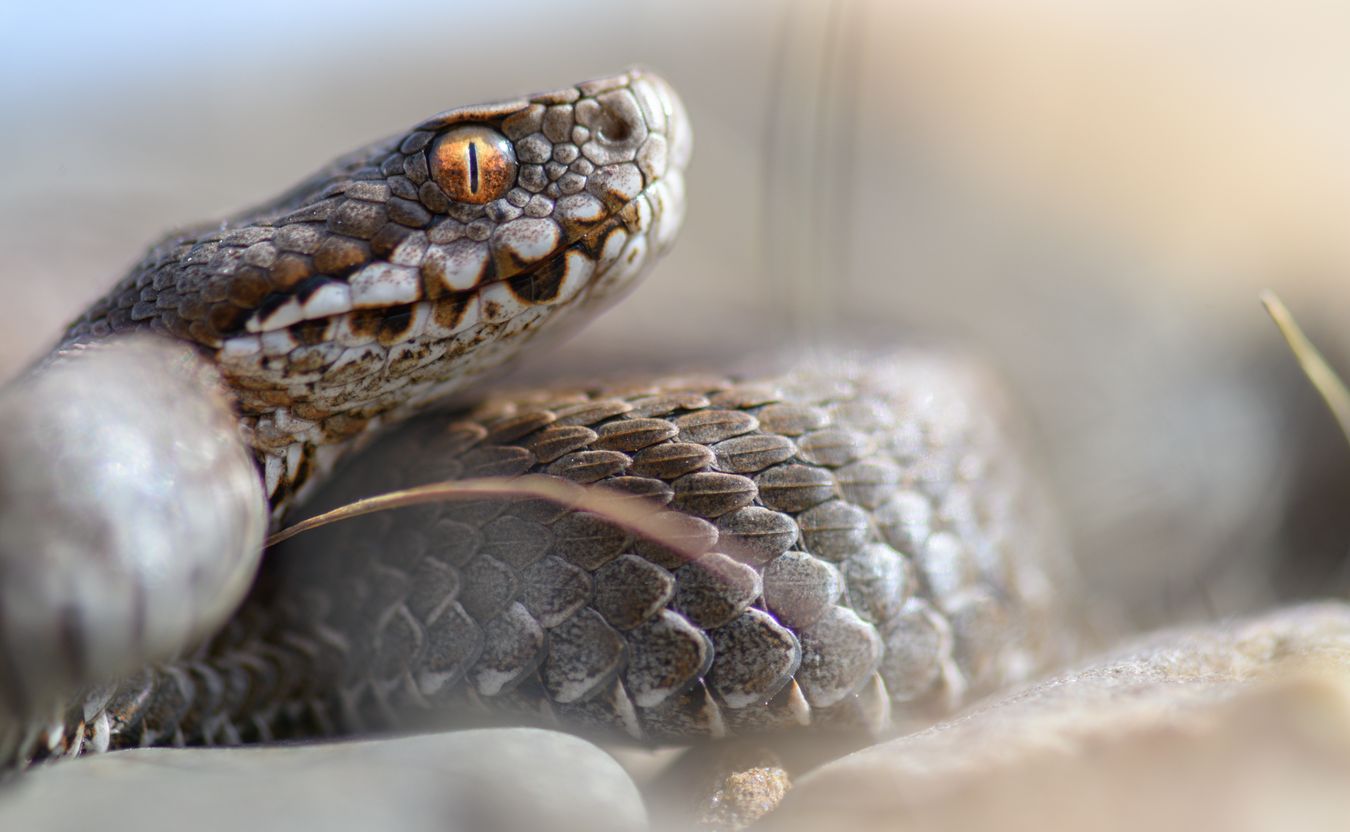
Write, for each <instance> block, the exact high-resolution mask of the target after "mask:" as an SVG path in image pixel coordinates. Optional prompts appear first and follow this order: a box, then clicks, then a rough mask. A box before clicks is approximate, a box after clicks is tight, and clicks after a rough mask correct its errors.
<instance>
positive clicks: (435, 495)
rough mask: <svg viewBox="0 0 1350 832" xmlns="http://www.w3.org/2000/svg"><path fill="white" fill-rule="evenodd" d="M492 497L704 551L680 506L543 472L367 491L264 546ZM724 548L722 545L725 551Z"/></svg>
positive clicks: (680, 550)
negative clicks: (584, 515)
mask: <svg viewBox="0 0 1350 832" xmlns="http://www.w3.org/2000/svg"><path fill="white" fill-rule="evenodd" d="M493 497H500V498H534V499H540V500H548V501H550V502H554V503H557V504H559V505H563V506H566V507H568V508H570V509H573V510H575V511H586V512H590V513H592V514H595V515H597V516H599V517H601V518H603V519H604V520H606V521H608V522H610V523H612V524H614V525H615V526H619V527H621V528H623V529H624V530H626V531H628V532H629V533H631V534H634V535H637V536H639V537H642V538H645V539H647V540H650V541H652V542H655V543H659V544H661V545H662V546H664V547H665V548H667V549H670V550H672V551H674V552H675V553H677V554H678V555H679V556H680V557H681V558H683V559H684V560H686V561H692V560H695V559H697V558H698V557H699V556H701V555H702V554H703V553H704V551H706V550H705V549H701V548H696V547H694V546H690V545H689V544H687V543H685V542H684V541H685V540H686V539H688V533H689V530H688V527H687V526H686V525H685V523H686V522H687V519H686V516H685V515H683V514H681V513H679V512H676V511H671V510H669V509H666V508H665V507H663V506H661V505H660V504H658V503H654V502H651V501H650V500H645V499H642V498H638V497H635V496H634V495H632V494H629V493H627V492H623V491H617V490H615V489H611V488H604V487H603V486H585V485H580V484H578V483H574V482H570V481H568V480H562V479H558V478H556V477H549V476H544V475H542V474H527V475H525V476H521V477H480V478H477V479H463V480H455V481H449V482H437V483H430V484H428V485H419V486H416V487H414V488H405V489H401V490H399V491H391V492H389V493H387V494H380V495H377V496H375V497H367V498H365V499H363V500H356V501H354V502H351V503H347V504H346V505H343V506H339V507H338V508H335V509H333V510H331V511H326V512H324V513H322V514H318V515H315V516H314V517H310V518H308V519H306V520H302V521H301V522H299V523H296V524H295V525H293V526H289V527H287V528H285V529H282V530H281V531H279V532H277V533H276V534H274V535H272V536H271V537H269V538H268V539H267V546H268V547H269V548H270V547H272V546H275V545H277V544H278V543H281V542H282V541H285V540H289V539H291V538H292V537H295V536H296V535H298V534H301V533H303V532H307V531H310V530H311V529H317V528H319V527H321V526H327V525H329V524H330V523H336V522H339V521H341V520H349V519H352V518H355V517H360V516H362V515H365V514H373V513H374V512H377V511H388V510H390V509H395V508H403V507H406V506H415V505H422V504H425V503H437V502H446V501H450V500H481V499H484V498H493ZM725 548H726V547H725V546H724V547H723V550H724V551H725Z"/></svg>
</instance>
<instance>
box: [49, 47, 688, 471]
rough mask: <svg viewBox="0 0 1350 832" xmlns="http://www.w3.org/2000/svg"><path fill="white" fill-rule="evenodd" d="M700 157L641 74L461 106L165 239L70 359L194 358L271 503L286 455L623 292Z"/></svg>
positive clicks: (684, 127) (467, 372)
mask: <svg viewBox="0 0 1350 832" xmlns="http://www.w3.org/2000/svg"><path fill="white" fill-rule="evenodd" d="M691 141H692V136H691V131H690V128H689V123H688V118H687V116H686V115H685V112H684V108H683V106H682V105H681V104H680V101H679V99H678V98H677V97H676V95H675V93H674V92H673V91H672V89H671V88H670V86H669V85H668V84H667V83H666V82H665V81H663V80H662V79H660V78H658V77H657V76H655V75H653V74H651V73H649V72H645V71H642V70H630V71H628V72H625V73H623V74H621V75H617V76H614V77H612V78H606V79H603V80H598V81H589V82H586V83H582V84H578V85H576V86H573V87H566V88H564V89H560V90H556V91H553V92H549V93H544V94H540V95H535V96H533V97H530V98H527V99H520V100H515V101H507V102H503V103H498V104H487V105H480V106H472V107H463V108H459V109H455V110H450V111H448V112H444V113H441V114H439V115H437V116H434V117H432V118H430V119H428V120H426V121H424V122H422V123H421V124H419V125H417V126H416V127H414V128H413V129H412V130H410V131H408V132H407V133H404V134H402V135H399V136H395V137H393V138H391V139H388V140H385V141H382V142H377V143H376V144H373V145H371V146H369V147H367V148H363V149H362V150H359V151H356V152H355V153H352V154H349V155H347V156H345V157H343V158H341V159H339V160H337V161H336V162H334V163H333V164H331V165H330V166H328V167H327V168H325V169H324V170H322V171H320V172H319V173H318V174H316V175H315V176H312V177H310V178H309V179H307V180H305V181H304V182H302V183H301V184H300V185H298V186H296V187H295V188H293V189H291V190H290V191H288V192H287V193H286V194H284V195H282V196H281V197H279V198H278V199H277V200H275V201H273V202H272V203H270V204H268V205H265V206H263V207H260V208H258V209H256V210H254V211H250V212H248V213H247V214H245V215H242V216H240V217H237V218H235V219H232V220H229V221H227V222H225V223H223V224H220V225H217V226H213V227H212V228H210V229H207V230H205V231H197V232H192V233H188V234H184V235H180V236H177V237H174V238H170V239H169V240H167V241H166V242H165V243H162V244H161V245H159V246H158V247H156V248H155V249H154V250H152V251H151V252H150V254H149V255H148V256H147V257H146V259H145V260H144V261H143V262H142V263H141V264H139V265H138V266H137V267H136V268H135V269H133V270H132V272H131V273H130V274H129V275H128V276H127V277H126V278H125V279H124V280H123V281H122V283H121V284H120V285H119V286H118V287H117V288H116V289H115V290H114V291H113V292H112V293H110V294H109V295H108V296H107V297H105V298H104V299H103V300H102V301H100V302H99V303H98V304H96V305H95V306H94V307H93V308H92V309H91V310H90V311H89V312H88V313H87V314H86V315H85V317H84V318H82V319H81V320H80V321H78V322H76V324H75V325H74V326H73V327H72V328H71V330H70V332H69V333H68V334H67V339H66V342H67V343H72V342H77V341H80V340H88V339H89V338H91V337H92V338H97V337H101V336H105V335H108V334H111V333H114V332H118V331H122V330H129V329H151V330H158V331H164V332H168V333H170V334H173V335H176V336H179V337H181V338H184V339H186V340H189V341H192V342H194V343H195V344H196V345H197V346H198V347H200V348H201V349H203V350H204V351H206V352H208V353H209V354H210V355H211V356H212V357H213V358H214V359H215V360H216V361H217V363H218V364H219V366H220V368H221V370H222V371H223V374H224V376H225V378H226V379H227V381H228V382H229V383H230V384H231V385H232V387H233V388H234V392H235V395H236V397H237V399H238V402H239V406H240V408H241V410H242V412H243V414H244V416H245V417H246V423H247V427H248V428H249V431H248V432H249V439H250V442H251V443H252V444H253V446H254V448H255V450H256V451H257V452H258V453H259V455H260V457H262V458H263V459H264V460H265V462H266V464H267V466H268V467H267V475H268V480H269V486H273V485H275V484H276V482H277V481H278V480H277V478H278V477H281V476H282V469H284V473H286V474H287V475H288V476H290V475H294V474H295V473H296V472H295V471H294V469H295V468H296V467H297V465H298V464H299V463H296V462H294V458H295V457H296V456H297V454H296V451H295V448H296V447H304V448H306V449H310V448H312V447H313V446H324V445H334V444H337V443H340V442H341V441H343V440H344V439H346V438H349V437H351V436H352V435H354V434H355V433H358V432H360V431H361V430H363V429H364V428H365V427H366V426H367V425H368V424H370V423H371V422H372V420H373V419H374V418H375V417H377V416H380V415H381V414H384V413H386V412H388V411H390V410H394V409H399V408H403V407H405V406H408V405H410V404H414V403H417V402H420V401H424V400H427V399H430V398H432V397H434V396H439V395H443V394H446V393H449V392H453V391H454V390H455V389H458V388H460V387H462V386H463V385H464V384H465V383H466V382H468V381H470V380H471V379H473V378H474V377H476V376H478V375H480V374H481V373H482V372H484V371H486V370H488V369H490V368H492V367H494V366H496V365H498V364H500V363H501V362H503V361H505V360H506V359H508V358H510V357H511V356H513V355H515V354H516V353H518V352H520V350H521V349H522V348H523V347H524V346H525V345H526V344H527V343H529V342H530V341H531V340H532V338H533V336H534V335H535V334H536V333H538V332H540V331H543V330H549V329H558V328H559V325H558V323H557V322H559V321H562V320H565V319H571V320H572V322H573V323H576V322H577V321H579V320H581V319H584V318H585V317H586V315H587V314H590V313H593V312H595V311H597V310H598V309H599V308H600V307H601V306H603V305H604V304H605V303H607V302H612V301H613V300H614V299H616V298H617V297H619V296H620V295H621V294H622V293H623V292H625V291H626V290H627V289H629V288H631V287H632V286H633V285H634V284H635V283H636V281H637V279H638V278H639V277H640V276H641V275H642V274H643V273H644V272H645V271H646V268H647V267H648V266H649V265H650V264H651V263H652V262H653V261H654V260H656V259H657V257H658V256H659V255H660V254H661V253H663V252H664V251H665V250H666V249H668V248H669V247H670V245H671V243H672V241H673V240H674V237H675V235H676V232H677V231H678V229H679V226H680V223H681V220H682V218H683V213H684V211H683V209H684V185H683V178H682V172H683V169H684V166H685V164H686V163H687V162H688V159H689V155H690V148H691ZM269 457H270V458H269ZM280 460H284V462H282V461H280ZM269 490H271V489H269ZM274 493H275V492H274Z"/></svg>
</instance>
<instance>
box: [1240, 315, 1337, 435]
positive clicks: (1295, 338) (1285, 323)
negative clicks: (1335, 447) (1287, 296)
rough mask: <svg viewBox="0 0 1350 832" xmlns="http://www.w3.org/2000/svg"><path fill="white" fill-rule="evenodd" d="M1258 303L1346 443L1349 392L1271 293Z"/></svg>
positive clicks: (1291, 316)
mask: <svg viewBox="0 0 1350 832" xmlns="http://www.w3.org/2000/svg"><path fill="white" fill-rule="evenodd" d="M1261 303H1262V305H1264V306H1265V307H1266V312H1267V313H1268V314H1269V315H1270V317H1271V320H1273V321H1275V326H1277V327H1279V329H1280V334H1281V335H1283V336H1284V340H1285V342H1286V343H1288V344H1289V349H1290V350H1291V351H1292V352H1293V353H1294V358H1295V359H1297V360H1298V364H1299V367H1301V368H1302V369H1303V374H1304V375H1306V376H1307V377H1308V380H1309V381H1311V382H1312V384H1313V387H1315V388H1317V392H1318V393H1319V394H1321V396H1322V399H1323V401H1325V402H1326V403H1327V407H1329V408H1331V414H1332V415H1333V416H1334V417H1335V418H1336V423H1337V424H1339V425H1340V426H1341V432H1342V433H1343V434H1345V438H1346V440H1347V441H1350V390H1347V389H1346V387H1345V382H1344V381H1342V380H1341V377H1340V376H1339V375H1338V374H1337V373H1336V371H1335V370H1333V369H1332V368H1331V365H1330V364H1328V363H1327V360H1326V358H1325V357H1324V356H1323V355H1322V353H1321V352H1319V351H1318V349H1317V347H1315V346H1313V344H1312V342H1311V341H1309V340H1308V336H1307V335H1305V334H1304V333H1303V330H1302V329H1301V328H1300V327H1299V325H1298V322H1297V321H1295V320H1294V316H1293V315H1292V314H1291V313H1290V312H1289V309H1288V307H1286V306H1285V305H1284V303H1283V302H1282V301H1281V300H1280V299H1279V298H1278V297H1276V295H1275V293H1274V292H1271V291H1265V292H1262V293H1261Z"/></svg>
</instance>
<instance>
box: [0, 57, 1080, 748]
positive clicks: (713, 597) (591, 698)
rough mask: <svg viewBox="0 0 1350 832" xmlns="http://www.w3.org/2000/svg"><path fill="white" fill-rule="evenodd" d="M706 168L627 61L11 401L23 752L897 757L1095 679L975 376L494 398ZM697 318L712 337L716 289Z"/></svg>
mask: <svg viewBox="0 0 1350 832" xmlns="http://www.w3.org/2000/svg"><path fill="white" fill-rule="evenodd" d="M691 150H692V130H691V127H690V124H689V122H688V117H687V116H686V114H685V111H684V108H683V107H682V105H681V103H680V101H679V99H678V97H677V96H676V94H675V93H674V91H673V90H672V89H671V87H670V86H669V85H668V84H667V83H666V82H665V81H663V80H662V79H660V78H659V77H657V76H655V75H653V74H652V73H650V72H647V71H643V70H630V71H628V72H625V73H623V74H620V75H617V76H614V77H611V78H606V79H601V80H596V81H589V82H585V83H581V84H578V85H575V86H572V87H566V88H562V89H559V90H556V91H553V92H549V93H544V94H539V95H534V96H530V97H528V98H523V99H518V100H512V101H506V102H502V103H498V104H489V105H480V106H472V107H464V108H459V109H454V110H450V111H448V112H445V113H442V114H440V115H437V116H434V117H432V118H430V119H427V120H426V121H424V122H422V123H420V124H418V125H416V126H414V127H413V128H412V129H411V130H409V131H407V132H404V133H401V134H399V135H397V136H394V137H392V138H390V139H387V140H384V141H380V142H376V143H375V144H372V145H370V146H368V147H365V148H362V149H360V150H358V151H355V152H354V153H351V154H348V155H346V156H344V157H342V158H340V159H338V160H336V161H334V162H333V163H331V164H330V165H328V166H326V167H325V168H323V169H322V170H321V171H319V172H318V173H316V174H315V175H313V176H312V177H310V178H308V179H306V180H304V181H303V182H302V183H300V184H299V185H296V186H295V187H292V188H290V189H289V190H287V191H286V192H285V193H283V194H282V195H281V196H279V197H277V198H275V199H274V200H272V201H270V202H268V203H266V204H264V205H262V206H259V207H257V208H255V209H253V210H250V211H247V212H244V213H242V214H240V215H238V216H235V217H232V218H230V219H227V220H225V221H223V222H220V223H216V224H212V225H209V226H206V227H202V228H196V229H191V230H188V231H184V232H180V233H175V234H173V235H171V236H170V237H168V238H167V239H166V240H164V241H163V242H161V243H159V244H158V245H156V246H154V247H153V248H152V249H151V250H150V251H149V253H148V254H147V255H146V256H145V257H144V259H143V260H142V261H141V262H140V263H138V264H137V265H136V266H135V267H133V268H132V269H131V271H130V272H129V273H128V274H127V275H126V276H125V277H124V278H123V279H122V280H121V281H120V282H119V283H118V284H117V285H116V286H115V287H114V288H113V289H112V290H111V291H109V292H108V293H107V294H106V295H105V296H104V297H103V298H101V299H100V300H98V301H97V302H96V303H94V304H93V305H92V306H91V307H90V308H89V309H88V310H86V311H85V313H84V314H83V315H82V316H81V317H80V318H79V319H78V320H77V321H75V322H74V323H73V324H72V325H71V326H70V327H69V329H68V330H67V332H66V333H65V335H64V336H63V337H62V338H61V340H60V342H59V344H58V345H57V347H56V348H55V349H54V350H53V351H52V353H51V354H50V355H49V356H48V357H47V358H46V359H44V360H43V361H42V362H41V363H40V365H39V366H38V367H36V368H34V370H33V371H32V372H31V373H29V374H28V375H27V377H26V378H25V379H23V380H22V381H21V382H20V383H19V384H17V385H15V386H13V387H12V388H11V389H10V390H8V391H7V392H6V394H5V396H4V400H3V402H0V425H3V427H4V430H3V431H0V468H3V469H4V477H5V480H4V483H3V487H2V488H0V714H3V718H2V719H0V728H3V730H4V735H5V739H4V740H3V750H4V753H5V755H6V757H7V759H8V760H9V761H10V762H12V763H14V764H18V765H24V764H28V763H30V762H33V761H35V760H40V759H46V758H52V757H63V756H74V755H78V754H81V753H85V752H89V751H103V750H107V749H113V748H124V747H131V746H143V745H166V744H167V745H182V744H236V743H241V742H250V741H267V740H273V739H279V738H294V737H314V736H332V735H343V734H353V733H365V732H369V731H373V730H380V729H385V728H391V727H400V728H402V727H409V726H425V725H428V724H432V725H437V726H439V725H445V724H450V723H455V722H461V721H469V720H473V719H477V718H479V716H477V715H481V714H485V713H490V714H500V715H505V716H498V717H494V718H505V719H511V720H517V719H518V720H525V721H528V722H545V723H553V724H559V725H562V726H564V727H569V728H572V729H574V730H582V731H587V732H598V733H601V734H608V735H611V736H622V737H626V738H628V739H630V740H635V741H639V742H644V743H661V742H686V741H690V740H693V739H697V738H702V737H721V736H727V735H731V734H740V733H752V732H762V731H768V730H780V729H789V728H795V729H798V730H832V729H835V728H841V727H843V728H853V729H858V728H861V729H864V730H867V731H870V732H879V731H883V730H886V729H887V728H888V727H889V726H892V725H911V724H921V723H924V722H928V721H931V720H932V719H934V718H935V717H936V716H939V715H941V714H944V713H948V712H950V711H952V710H953V709H955V708H957V707H959V706H960V705H961V704H963V703H964V702H966V701H969V700H970V699H971V698H972V697H974V696H976V695H979V694H981V693H984V692H988V691H990V690H994V689H997V688H1002V687H1005V686H1007V685H1010V684H1013V683H1015V682H1018V681H1021V680H1025V679H1028V678H1030V677H1031V676H1033V675H1034V674H1036V673H1038V672H1040V671H1041V670H1043V669H1044V668H1045V667H1047V666H1050V665H1052V664H1055V663H1057V662H1059V661H1062V660H1063V658H1064V657H1065V656H1067V655H1069V654H1070V653H1071V652H1072V651H1073V649H1074V644H1073V642H1074V637H1073V636H1070V635H1068V634H1069V633H1072V632H1074V629H1073V628H1072V627H1068V626H1066V623H1067V621H1068V619H1069V618H1071V617H1072V616H1073V615H1074V613H1073V611H1072V609H1071V608H1070V607H1071V605H1070V604H1068V603H1067V602H1066V599H1067V598H1070V597H1072V596H1073V593H1072V591H1071V583H1072V574H1071V570H1070V569H1069V567H1068V564H1067V559H1066V557H1065V555H1064V552H1063V546H1062V544H1061V543H1060V541H1059V539H1058V532H1057V530H1056V526H1055V522H1054V519H1053V512H1052V510H1051V508H1050V507H1049V505H1048V502H1047V501H1046V499H1045V497H1044V494H1043V492H1042V491H1041V489H1040V488H1039V486H1038V485H1037V479H1036V477H1035V475H1034V471H1033V470H1032V467H1031V466H1030V465H1028V464H1027V461H1026V460H1025V459H1024V458H1023V456H1022V452H1021V450H1020V446H1019V442H1018V438H1017V433H1018V432H1017V429H1016V428H1015V420H1012V421H1011V422H1010V421H1009V408H1008V406H1007V403H1006V402H1005V401H1004V398H1003V396H1002V395H1001V394H1000V393H999V392H998V385H997V383H996V382H994V381H993V380H992V379H991V378H990V377H989V376H988V374H987V373H985V372H984V371H982V370H981V369H979V368H978V367H976V366H974V365H972V364H971V363H969V362H968V361H966V360H964V359H962V358H959V357H953V356H946V355H937V354H928V353H918V352H903V351H902V352H890V353H880V354H878V353H873V354H843V353H840V354H826V355H818V356H815V357H812V358H808V359H802V358H798V357H792V358H791V359H790V360H789V358H787V357H774V356H769V357H767V358H761V359H760V360H759V362H758V365H756V363H755V362H754V361H750V360H748V359H747V360H745V361H742V360H741V359H742V357H736V360H735V361H733V360H732V358H730V357H729V358H728V363H729V364H732V363H743V364H744V365H745V366H746V367H749V368H751V369H749V370H746V371H728V370H726V369H724V368H719V371H718V372H714V373H688V374H681V375H659V376H652V375H643V374H642V373H641V368H640V367H634V368H631V369H630V370H628V371H627V372H626V374H625V375H623V376H622V377H617V378H616V377H609V376H602V375H597V374H596V372H594V371H593V370H592V369H591V368H582V367H578V368H575V372H574V373H572V378H570V379H559V380H557V382H556V383H553V384H545V385H542V386H539V387H534V388H528V389H519V388H517V389H510V388H508V389H493V388H492V387H491V386H490V385H487V384H485V383H484V382H483V379H484V377H485V376H486V375H487V374H488V373H489V372H490V371H492V370H494V369H496V368H498V367H499V366H501V365H503V364H504V363H506V362H508V361H510V360H513V359H515V358H517V357H526V356H528V354H529V353H530V351H531V349H534V350H539V349H544V348H547V344H548V343H549V341H551V340H556V339H557V338H558V337H559V336H560V335H563V334H566V333H567V332H568V331H569V330H572V329H575V328H576V327H577V326H578V325H580V324H581V323H583V322H584V321H585V320H586V319H587V318H589V317H590V316H592V315H594V314H596V313H598V312H599V311H601V310H603V309H604V308H606V307H608V306H610V305H612V304H614V303H615V302H617V301H618V300H619V299H620V298H621V297H622V296H623V295H624V294H626V293H627V292H628V291H630V290H631V289H633V288H634V286H635V285H636V284H637V282H638V281H639V279H640V278H641V276H642V275H644V274H645V273H646V272H647V271H648V268H649V267H650V266H651V265H652V263H653V262H654V261H656V260H657V259H658V258H659V257H660V255H661V254H663V253H664V252H665V251H666V250H667V249H669V247H670V246H671V245H672V244H673V242H674V239H675V236H676V233H677V231H678V228H679V226H680V223H681V220H682V216H683V212H684V185H683V172H684V169H685V166H686V165H687V163H688V162H689V159H690V156H691ZM666 279H678V277H677V276H667V277H666ZM671 322H672V326H676V327H680V328H682V329H683V330H684V331H685V332H686V333H687V334H688V337H690V338H697V337H698V336H699V320H698V312H697V305H696V304H692V303H691V304H689V305H688V307H687V308H682V309H672V310H671ZM785 364H787V365H788V366H786V367H785V366H784V365H785ZM764 365H769V366H770V367H771V369H763V367H764ZM452 396H453V398H452V399H449V400H448V399H447V397H452ZM447 401H448V402H449V403H447ZM484 478H488V480H487V481H489V482H494V483H503V482H504V483H507V484H506V485H499V486H498V487H497V490H496V491H491V490H490V489H489V491H490V493H489V491H484V492H483V493H481V494H479V495H478V496H476V497H474V495H473V494H472V493H470V495H469V496H470V497H473V498H472V499H463V498H462V497H463V495H462V494H461V499H456V500H451V501H436V502H426V503H423V504H421V505H419V506H416V507H404V508H399V509H396V510H389V511H381V512H375V513H371V514H368V515H366V516H364V517H361V518H359V519H353V520H347V521H344V522H341V523H336V524H333V525H330V526H326V527H324V528H321V529H319V530H317V531H313V532H307V533H305V534H301V535H298V536H296V537H294V538H292V539H291V540H289V541H287V542H286V543H284V544H282V545H279V546H276V547H273V548H271V549H269V550H267V552H266V555H265V557H264V556H263V541H264V536H265V534H266V533H267V532H268V531H269V530H273V531H274V530H276V529H277V528H279V527H281V526H283V525H286V524H288V523H291V522H293V521H295V520H297V519H299V518H302V517H306V516H312V515H315V514H318V513H319V512H322V511H323V510H325V509H331V508H334V507H339V506H343V505H349V504H351V503H353V502H354V501H359V500H362V499H364V498H369V497H372V496H374V495H378V494H382V493H388V492H399V491H406V490H407V489H414V490H415V489H417V488H419V487H427V486H429V485H432V484H436V483H445V482H447V481H454V480H457V479H464V480H465V481H466V482H467V483H475V482H477V483H480V484H481V483H482V482H484V481H485V480H484ZM511 482H518V483H520V485H519V487H518V488H516V489H515V491H514V493H513V492H512V488H511V486H510V485H509V483H511ZM549 483H553V484H555V485H556V486H558V487H556V488H555V487H551V486H549ZM563 486H566V487H563ZM580 495H601V496H600V497H599V498H598V502H597V501H595V500H592V498H591V497H589V496H580ZM633 506H638V507H639V509H638V514H639V515H640V516H642V517H647V518H656V519H655V520H653V521H652V522H648V521H646V520H643V521H635V522H627V521H626V520H625V518H626V517H629V516H630V514H632V512H631V511H630V509H631V507H633ZM653 523H655V525H653ZM653 528H656V529H658V533H653V532H652V529H653Z"/></svg>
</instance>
